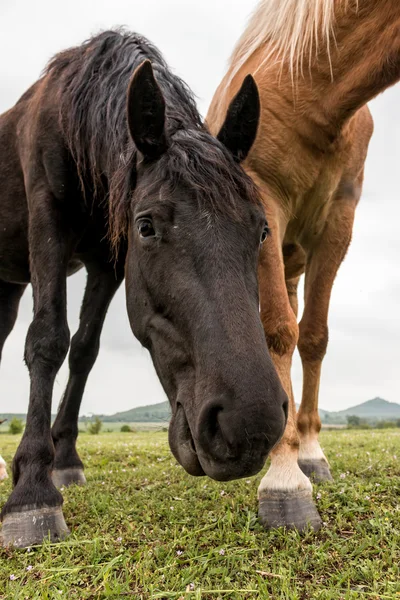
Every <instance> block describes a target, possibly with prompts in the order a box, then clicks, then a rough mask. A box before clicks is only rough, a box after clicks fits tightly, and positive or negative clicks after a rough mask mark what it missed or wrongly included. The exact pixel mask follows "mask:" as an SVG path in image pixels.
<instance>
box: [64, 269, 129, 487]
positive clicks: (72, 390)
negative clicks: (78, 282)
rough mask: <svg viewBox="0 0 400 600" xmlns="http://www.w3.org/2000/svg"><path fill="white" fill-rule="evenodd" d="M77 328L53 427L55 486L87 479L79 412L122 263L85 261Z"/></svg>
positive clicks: (119, 277) (121, 272)
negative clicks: (79, 441) (80, 449)
mask: <svg viewBox="0 0 400 600" xmlns="http://www.w3.org/2000/svg"><path fill="white" fill-rule="evenodd" d="M86 267H87V271H88V278H87V283H86V289H85V295H84V298H83V302H82V308H81V313H80V323H79V329H78V331H77V332H76V334H75V335H74V336H73V338H72V340H71V348H70V351H69V369H70V374H69V379H68V384H67V387H66V390H65V393H64V396H63V399H62V402H61V405H60V408H59V411H58V414H57V418H56V420H55V422H54V424H53V427H52V437H53V441H54V446H55V459H54V470H53V483H54V484H55V485H56V486H57V487H61V486H63V485H69V484H70V483H80V484H84V483H86V479H85V475H84V473H83V463H82V461H81V459H80V458H79V456H78V453H77V451H76V439H77V437H78V416H79V408H80V405H81V401H82V396H83V392H84V389H85V385H86V381H87V378H88V376H89V373H90V371H91V369H92V367H93V365H94V363H95V361H96V358H97V355H98V352H99V346H100V335H101V330H102V328H103V323H104V319H105V316H106V313H107V310H108V307H109V305H110V302H111V300H112V298H113V296H114V294H115V292H116V291H117V289H118V287H119V285H120V284H121V282H122V280H123V277H124V270H123V267H122V266H120V267H118V266H117V267H116V269H115V270H114V269H112V268H110V265H106V266H99V265H97V264H88V265H87V266H86Z"/></svg>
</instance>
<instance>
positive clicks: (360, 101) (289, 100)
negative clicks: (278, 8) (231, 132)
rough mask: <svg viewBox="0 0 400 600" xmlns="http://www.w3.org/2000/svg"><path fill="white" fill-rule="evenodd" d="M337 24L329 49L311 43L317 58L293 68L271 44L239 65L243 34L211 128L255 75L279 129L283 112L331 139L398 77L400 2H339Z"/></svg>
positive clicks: (319, 139)
mask: <svg viewBox="0 0 400 600" xmlns="http://www.w3.org/2000/svg"><path fill="white" fill-rule="evenodd" d="M255 16H257V13H256V15H255ZM260 17H261V15H260ZM332 28H333V31H334V39H333V36H331V37H332V39H330V43H329V49H328V47H327V44H326V41H325V45H324V48H323V44H324V43H323V42H322V41H320V43H319V52H318V57H315V42H314V56H313V55H312V52H311V53H309V52H308V51H306V52H305V53H304V57H303V60H302V61H301V60H294V63H293V65H292V68H290V66H289V64H288V62H289V58H287V60H284V61H283V64H282V60H281V59H280V57H279V55H278V57H277V56H276V53H275V52H274V42H272V41H264V42H263V43H262V44H260V45H259V46H258V47H257V48H255V49H254V50H253V51H252V53H251V55H250V56H248V58H247V59H246V61H245V62H244V63H243V64H240V59H239V64H240V68H239V69H238V68H237V61H238V57H240V53H241V44H243V47H244V48H245V47H246V43H247V42H246V33H245V34H244V36H243V38H242V40H241V41H240V42H239V45H238V47H237V49H236V51H235V53H234V55H233V60H232V64H231V65H230V68H229V70H228V73H227V74H226V76H225V78H224V80H223V81H222V83H221V85H220V87H219V88H218V90H217V92H216V95H215V96H214V99H213V102H212V105H211V108H210V112H209V114H208V115H207V121H208V122H209V124H210V126H211V128H212V129H217V126H219V125H220V121H221V120H222V115H223V114H224V112H225V111H226V109H227V106H228V102H229V99H230V98H231V97H232V95H233V94H234V93H235V92H236V90H237V89H238V87H239V85H240V82H241V81H242V80H243V77H244V76H245V75H246V74H247V73H249V72H250V73H253V74H254V75H255V78H256V81H257V83H258V85H259V87H260V91H261V95H262V106H263V108H265V109H266V110H267V111H268V110H269V109H271V111H273V113H275V114H277V113H278V117H279V119H278V121H279V126H280V127H282V126H283V123H282V119H281V117H282V115H285V114H286V115H288V120H289V121H290V123H288V126H289V125H290V127H295V126H296V124H297V126H298V128H300V129H302V130H303V131H302V132H300V133H302V135H303V134H304V135H305V136H306V137H308V138H312V139H313V140H314V141H316V143H317V145H321V146H322V147H324V146H325V145H326V142H327V141H332V140H334V139H335V138H336V137H337V136H338V134H339V133H340V132H341V131H342V129H343V126H344V125H345V124H346V123H347V122H348V121H349V119H350V118H351V116H352V115H354V114H355V113H356V112H357V110H358V109H360V108H361V107H362V106H363V105H365V104H366V103H367V102H368V101H369V100H371V99H372V98H373V97H374V96H376V95H377V94H379V93H380V92H382V91H384V90H385V89H386V88H387V87H389V86H391V85H393V84H394V83H395V82H396V81H398V80H399V79H400V2H399V0H342V1H341V2H340V1H337V2H336V1H335V14H334V21H333V23H332ZM275 46H276V44H275ZM310 54H311V60H310ZM276 58H277V60H276ZM300 114H301V118H300ZM279 115H280V116H279ZM271 117H272V118H273V115H269V118H271ZM289 117H290V118H289Z"/></svg>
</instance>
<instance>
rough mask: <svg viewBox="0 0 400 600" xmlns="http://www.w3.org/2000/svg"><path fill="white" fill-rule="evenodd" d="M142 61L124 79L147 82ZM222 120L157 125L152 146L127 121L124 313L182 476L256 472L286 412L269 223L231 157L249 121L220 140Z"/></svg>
mask: <svg viewBox="0 0 400 600" xmlns="http://www.w3.org/2000/svg"><path fill="white" fill-rule="evenodd" d="M143 68H144V69H145V73H143V72H140V71H139V75H137V73H136V74H135V77H137V80H136V82H135V78H134V80H133V82H132V85H138V83H139V81H142V82H143V80H145V79H146V77H147V78H150V80H151V79H152V77H153V75H152V71H151V67H150V66H147V67H146V66H145V67H142V69H143ZM154 83H155V81H154V79H152V81H151V84H152V86H153V94H154ZM132 85H131V88H132ZM246 86H247V87H245V86H243V87H244V88H245V89H244V91H243V88H242V90H241V92H239V94H240V93H242V94H247V99H246V98H243V97H240V96H239V95H238V96H239V104H240V105H242V106H244V105H245V103H246V101H247V102H248V103H249V104H250V106H251V103H253V105H255V108H254V110H256V112H257V116H258V108H259V105H258V95H257V90H256V88H255V86H254V83H253V84H251V82H250V83H249V80H247V84H246ZM142 92H143V87H142ZM157 93H158V94H161V92H160V90H159V89H158V92H157ZM157 93H156V95H157ZM237 98H238V97H236V98H235V100H236V101H237ZM153 99H154V98H153ZM235 100H234V101H235ZM234 101H233V102H234ZM154 106H155V105H154V104H153V110H152V114H153V115H154V114H155V113H157V109H155V108H154ZM234 108H235V107H234ZM159 114H162V111H161V112H160V111H159ZM230 114H231V115H232V111H231V109H230V111H228V117H227V119H229V118H230V117H229V115H230ZM240 117H241V118H242V119H243V117H245V115H241V116H240ZM231 120H232V123H231V124H229V123H225V124H224V126H223V128H222V130H221V132H222V133H221V135H220V136H219V138H220V139H221V141H219V140H216V139H214V138H212V137H211V136H210V135H209V134H208V133H207V132H205V131H202V132H198V131H197V132H196V130H193V131H192V132H177V133H176V134H175V135H174V136H173V139H171V140H170V141H169V142H167V140H166V138H165V134H164V129H163V127H159V128H158V131H159V137H158V139H159V142H160V145H161V147H160V148H159V151H158V152H157V151H156V148H155V146H156V136H155V135H154V130H153V132H152V135H151V136H150V137H148V138H147V141H146V140H144V138H143V137H140V136H139V135H138V131H139V130H140V124H138V123H136V124H135V123H133V122H132V119H130V127H131V132H132V136H133V139H134V141H135V143H136V146H137V148H138V150H139V151H140V153H141V155H140V156H141V160H140V161H139V164H138V167H137V186H136V190H135V194H134V198H133V200H132V206H131V214H130V229H129V247H128V257H127V263H126V290H127V307H128V314H129V319H130V323H131V327H132V330H133V332H134V334H135V335H136V337H137V338H138V339H139V340H140V342H141V343H142V344H143V345H144V346H145V347H146V348H148V349H149V351H150V353H151V356H152V359H153V363H154V366H155V368H156V371H157V373H158V376H159V378H160V380H161V383H162V385H163V387H164V390H165V391H166V393H167V395H168V398H169V400H170V403H171V408H172V419H171V423H170V427H169V442H170V446H171V450H172V452H173V454H174V456H175V457H176V458H177V460H178V461H179V462H180V464H181V465H182V466H183V467H184V468H185V469H186V470H187V471H188V472H189V473H191V474H192V475H204V474H206V475H209V476H210V477H212V478H214V479H217V480H229V479H235V478H239V477H246V476H249V475H252V474H255V473H257V472H258V471H259V470H260V469H261V468H262V467H263V465H264V463H265V460H266V457H267V455H268V453H269V451H270V450H271V449H272V447H273V446H274V445H275V444H276V443H277V441H278V440H279V438H280V437H281V435H282V433H283V430H284V427H285V423H286V412H287V397H286V395H285V393H284V391H283V389H282V387H281V384H280V381H279V378H278V376H277V374H276V371H275V369H274V367H273V364H272V361H271V359H270V356H269V354H268V349H267V345H266V341H265V336H264V332H263V328H262V324H261V320H260V316H259V301H258V284H257V261H258V253H259V248H260V244H261V243H268V239H266V237H267V232H268V230H267V226H266V222H265V217H264V214H263V211H262V209H261V207H260V205H259V204H258V203H257V202H255V201H254V195H253V194H252V191H253V189H254V188H253V187H252V184H251V182H250V181H249V180H248V179H247V177H246V176H245V174H244V173H243V171H242V170H241V168H240V166H239V165H238V162H237V160H236V161H235V158H234V157H236V158H238V157H241V156H243V154H244V155H245V154H246V153H247V151H248V149H249V148H250V146H251V143H252V141H253V139H254V136H255V133H256V127H257V123H255V127H253V132H252V133H251V134H250V138H251V139H250V140H249V138H248V137H247V138H246V137H243V139H242V141H240V139H239V138H238V136H237V135H236V136H235V132H233V135H232V138H233V140H234V141H233V142H232V143H231V144H230V143H229V130H230V128H231V127H232V126H234V125H235V119H234V118H233V119H232V118H231ZM250 129H251V127H250ZM147 131H148V130H147ZM149 140H150V142H151V147H146V145H147V143H148V141H149ZM222 141H223V142H224V143H225V145H223V144H222ZM249 142H250V143H249ZM227 148H228V149H229V150H228V149H227ZM149 149H150V151H149ZM246 149H247V150H246ZM230 151H231V153H230ZM196 158H197V159H198V160H197V159H196ZM201 182H203V183H202V184H201ZM218 193H219V197H214V196H215V195H216V194H218ZM213 201H214V203H213ZM218 202H219V203H220V204H219V205H216V204H218Z"/></svg>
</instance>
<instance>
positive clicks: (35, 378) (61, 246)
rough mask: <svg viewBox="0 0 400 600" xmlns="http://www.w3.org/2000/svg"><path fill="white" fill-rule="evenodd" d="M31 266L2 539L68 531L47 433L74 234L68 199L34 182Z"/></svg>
mask: <svg viewBox="0 0 400 600" xmlns="http://www.w3.org/2000/svg"><path fill="white" fill-rule="evenodd" d="M28 203H29V208H30V214H29V247H30V269H31V276H32V286H33V297H34V317H33V321H32V323H31V325H30V327H29V330H28V334H27V338H26V345H25V361H26V364H27V366H28V369H29V374H30V380H31V386H30V399H29V408H28V414H27V420H26V427H25V431H24V434H23V436H22V440H21V443H20V445H19V447H18V450H17V453H16V455H15V457H14V461H13V483H14V489H13V491H12V493H11V495H10V497H9V499H8V501H7V503H6V504H5V506H4V508H3V511H2V519H3V529H2V537H3V542H4V543H5V544H14V545H15V546H18V547H24V546H31V545H33V544H38V543H41V542H42V541H43V539H45V538H47V537H48V536H49V535H50V539H52V540H57V539H59V538H61V537H63V536H65V535H66V534H67V533H68V529H67V527H66V524H65V521H64V517H63V513H62V508H61V507H62V502H63V499H62V496H61V494H60V492H59V491H58V490H57V489H56V487H55V486H54V484H53V483H52V480H51V471H52V466H53V459H54V445H53V440H52V438H51V432H50V418H51V400H52V392H53V385H54V380H55V377H56V374H57V372H58V370H59V368H60V366H61V364H62V362H63V360H64V358H65V356H66V354H67V351H68V347H69V329H68V324H67V314H66V275H67V265H68V261H69V259H70V257H71V255H72V252H73V247H74V238H73V236H72V235H71V233H70V230H69V228H68V227H66V226H63V223H68V222H71V220H70V218H69V215H67V214H65V213H64V212H63V211H67V210H69V209H70V207H71V204H70V203H68V202H67V203H64V202H61V201H60V202H59V201H57V200H56V199H55V198H54V197H53V196H52V194H51V193H50V192H48V191H47V190H45V189H43V184H41V185H40V187H39V184H38V183H37V186H36V189H35V191H34V192H33V193H31V194H30V196H29V195H28Z"/></svg>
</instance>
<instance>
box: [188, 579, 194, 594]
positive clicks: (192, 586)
mask: <svg viewBox="0 0 400 600" xmlns="http://www.w3.org/2000/svg"><path fill="white" fill-rule="evenodd" d="M194 588H195V585H194V583H193V581H192V583H189V590H190V591H192V592H193V590H194Z"/></svg>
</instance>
